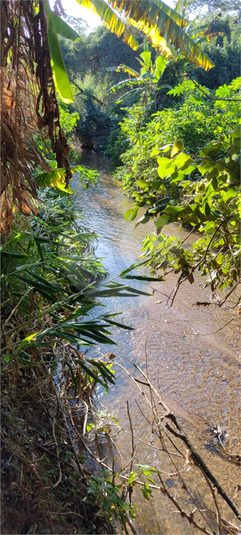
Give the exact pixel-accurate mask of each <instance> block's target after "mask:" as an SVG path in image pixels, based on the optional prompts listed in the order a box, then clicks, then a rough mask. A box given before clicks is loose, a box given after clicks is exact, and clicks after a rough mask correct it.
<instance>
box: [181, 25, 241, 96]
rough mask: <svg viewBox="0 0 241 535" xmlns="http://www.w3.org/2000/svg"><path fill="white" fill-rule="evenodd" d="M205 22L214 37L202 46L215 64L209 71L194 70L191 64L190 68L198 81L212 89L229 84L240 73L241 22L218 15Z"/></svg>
mask: <svg viewBox="0 0 241 535" xmlns="http://www.w3.org/2000/svg"><path fill="white" fill-rule="evenodd" d="M203 22H204V24H206V26H207V28H208V30H207V32H209V33H210V34H211V35H212V34H213V35H214V37H213V38H212V39H210V41H209V42H203V43H201V44H200V47H201V48H202V50H204V52H205V53H206V54H207V55H208V56H209V57H210V58H211V59H212V61H213V62H214V64H215V66H214V67H213V68H212V69H211V70H210V71H208V72H207V73H204V71H203V70H202V69H196V70H195V72H193V69H192V67H191V66H190V67H189V69H190V71H191V72H192V74H193V76H194V77H195V78H196V80H197V81H198V82H200V83H201V84H203V85H205V86H206V87H209V88H210V89H217V88H218V87H219V86H220V85H223V84H227V85H229V84H230V83H231V81H232V80H233V79H234V78H237V76H239V75H240V48H241V22H240V21H239V20H238V19H237V18H232V17H230V16H226V17H225V18H223V17H219V16H218V17H215V18H214V19H213V20H211V21H210V16H209V17H208V18H205V19H204V21H203ZM215 34H220V35H216V36H215Z"/></svg>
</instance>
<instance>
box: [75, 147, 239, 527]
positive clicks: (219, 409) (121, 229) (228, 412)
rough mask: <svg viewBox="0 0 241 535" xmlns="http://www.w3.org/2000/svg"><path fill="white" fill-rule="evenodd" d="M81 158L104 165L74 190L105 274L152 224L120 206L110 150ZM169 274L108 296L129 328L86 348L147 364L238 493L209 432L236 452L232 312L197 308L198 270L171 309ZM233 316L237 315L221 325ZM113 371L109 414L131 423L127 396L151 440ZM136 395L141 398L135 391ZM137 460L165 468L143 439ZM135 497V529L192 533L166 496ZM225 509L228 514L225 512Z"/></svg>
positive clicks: (129, 363) (132, 396) (126, 381)
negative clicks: (217, 431)
mask: <svg viewBox="0 0 241 535" xmlns="http://www.w3.org/2000/svg"><path fill="white" fill-rule="evenodd" d="M80 163H81V164H84V165H86V166H87V167H90V168H92V169H97V170H98V172H99V173H100V179H99V181H98V185H97V186H95V187H92V186H90V188H89V189H87V190H83V188H82V187H80V186H79V182H78V178H77V177H75V178H74V179H73V180H72V184H71V187H72V188H73V189H74V191H75V193H76V196H75V200H74V203H75V206H76V207H77V208H79V213H80V214H81V215H82V217H83V219H82V222H83V225H85V226H86V227H87V228H88V230H91V231H95V232H96V233H97V235H98V237H99V238H98V244H97V248H96V251H95V253H96V256H97V257H100V258H102V262H103V265H104V267H105V269H106V270H107V272H108V278H110V279H111V278H112V277H115V276H117V275H118V273H120V272H121V271H122V270H124V269H126V268H128V267H129V266H130V265H131V264H132V263H133V262H135V261H136V260H138V256H139V255H140V254H141V242H142V240H143V239H144V237H145V236H146V234H148V233H150V232H152V231H153V230H154V225H153V223H151V222H149V223H148V224H145V225H141V224H140V225H139V226H138V227H137V228H135V221H134V222H126V221H125V218H124V215H123V214H124V213H125V212H126V211H127V210H128V209H129V208H131V207H132V203H131V201H130V200H129V199H128V198H127V197H125V196H124V195H123V193H122V189H121V186H120V184H119V183H118V181H117V180H115V179H114V178H113V176H112V172H113V165H112V163H111V161H110V160H109V159H108V158H105V157H103V156H101V155H98V154H95V153H94V152H92V151H82V155H81V161H80ZM164 230H165V229H164ZM166 230H167V233H168V234H169V235H174V234H175V235H177V236H178V237H180V238H184V237H186V235H187V232H186V231H185V230H183V229H182V230H180V229H178V227H176V226H174V225H173V226H171V225H169V226H168V227H167V228H166ZM137 274H138V273H137ZM175 280H176V277H175V275H172V274H171V275H168V277H167V278H166V280H165V281H163V282H158V283H156V282H155V283H146V282H139V283H135V287H136V288H141V289H143V290H144V291H146V292H149V293H150V294H152V293H153V291H154V295H150V296H147V295H142V296H139V297H136V298H124V297H123V298H118V299H117V298H113V299H108V300H106V305H107V306H106V311H107V310H108V312H109V311H110V312H119V311H122V315H121V316H119V318H118V319H117V321H120V322H121V323H124V324H126V325H129V326H131V327H133V328H134V330H133V331H125V330H122V329H115V330H114V331H113V339H114V340H115V341H116V342H117V344H118V346H117V347H116V346H109V347H108V346H106V347H105V348H103V347H99V348H98V347H97V348H96V349H95V350H94V351H93V350H91V356H100V353H102V354H104V353H106V352H108V351H112V352H113V353H115V355H116V359H115V360H116V362H119V363H120V364H122V365H123V366H124V367H125V368H126V369H127V371H128V372H129V373H130V374H132V373H134V369H133V363H135V364H137V365H138V366H139V367H140V368H142V369H143V370H144V371H146V370H147V371H148V376H149V378H150V380H151V381H152V382H153V384H154V386H155V388H156V389H157V390H158V392H160V393H161V394H162V396H163V398H164V400H165V403H166V404H167V405H168V407H169V408H171V410H172V411H173V412H174V414H175V415H176V417H177V418H178V421H180V423H181V425H182V427H183V428H184V430H185V432H186V433H187V435H188V436H189V437H190V439H191V441H192V442H193V443H194V445H195V447H196V448H197V450H198V451H199V453H200V454H201V455H202V456H203V458H204V459H205V462H206V464H207V465H208V466H209V468H210V470H211V471H212V472H213V473H214V475H215V477H216V478H217V479H218V480H219V481H220V483H221V485H222V486H223V487H224V488H225V490H226V492H227V493H229V495H230V497H231V498H232V499H234V496H235V492H236V490H237V488H238V485H239V484H240V472H239V469H238V467H237V466H236V465H234V464H233V463H231V462H230V461H229V459H227V458H225V457H224V456H222V455H220V454H218V451H217V449H216V448H215V440H214V437H213V433H212V430H213V429H214V427H215V426H217V427H219V428H221V429H222V431H223V436H225V444H226V447H227V449H228V451H229V452H230V453H234V454H235V453H237V452H240V432H239V422H240V358H239V321H238V316H237V313H236V310H235V309H233V310H231V309H229V308H228V307H227V308H225V307H224V308H222V309H220V308H219V307H218V306H209V307H205V308H204V307H200V306H196V305H195V303H196V302H197V301H209V290H207V289H206V290H203V289H202V288H203V283H204V281H203V280H202V279H201V278H200V277H197V276H196V277H195V282H194V284H192V285H191V284H190V283H189V282H187V283H185V284H183V285H182V286H181V288H180V290H179V292H178V294H177V296H176V299H175V301H174V304H173V307H172V308H167V307H166V302H167V296H168V295H169V294H170V292H171V291H172V289H173V287H174V284H175ZM131 283H132V281H130V286H131V285H132V284H131ZM230 319H233V321H232V322H231V323H229V325H227V326H226V327H225V328H223V329H221V327H222V326H224V325H225V324H227V323H228V322H229V321H230ZM219 329H221V330H219ZM115 371H116V385H115V386H113V387H111V388H110V390H109V392H108V395H105V393H104V392H102V391H101V390H100V391H99V394H98V396H99V399H100V402H101V403H102V404H103V405H104V406H105V407H106V410H107V411H108V413H109V414H110V415H112V416H114V417H115V418H117V420H118V421H119V424H120V426H121V428H123V429H128V430H130V423H129V419H128V414H127V410H126V407H127V400H128V402H129V407H130V412H131V419H132V425H133V428H134V432H135V433H137V432H138V436H140V437H141V439H142V440H143V441H146V442H150V440H151V428H150V425H149V424H148V423H147V422H146V420H145V418H143V415H142V414H141V412H140V410H139V408H138V406H137V403H136V400H137V399H138V396H139V393H138V392H137V390H136V387H135V385H134V384H133V382H132V381H131V379H130V378H129V377H128V375H127V373H125V372H124V371H123V370H122V369H121V368H119V367H118V366H116V367H115ZM139 400H140V401H139V404H141V403H142V400H141V399H140V396H139ZM143 410H144V409H143ZM116 444H117V447H118V449H119V450H120V451H121V454H122V456H123V459H124V464H125V463H127V462H128V460H129V459H130V456H131V438H130V436H129V435H128V434H126V433H124V432H123V433H119V434H118V436H117V438H116ZM135 462H137V463H138V462H139V463H142V464H150V465H153V463H155V466H156V467H158V468H159V469H163V467H164V468H165V461H164V460H163V459H162V455H161V453H160V452H157V450H155V449H154V450H153V451H151V452H149V450H148V451H147V448H146V447H145V445H144V444H143V443H142V442H139V443H138V449H137V452H136V457H135ZM167 484H168V485H169V487H170V488H171V489H172V490H173V488H172V487H175V481H174V480H171V479H170V480H168V481H167ZM174 490H175V488H174ZM237 500H238V498H237ZM133 501H134V502H135V503H136V504H137V506H138V507H139V512H138V513H137V519H136V521H135V525H136V526H137V529H138V533H143V534H148V535H155V534H158V535H162V534H163V535H164V534H165V535H172V534H174V533H175V535H187V534H188V535H189V534H190V535H191V534H194V533H197V531H194V529H193V527H192V526H189V525H188V523H187V521H185V520H184V519H182V518H181V517H180V515H178V514H177V513H176V512H174V506H173V504H171V502H170V503H169V500H168V499H167V498H166V497H165V496H163V495H158V496H157V495H156V496H154V497H153V498H152V499H150V500H149V501H146V500H144V499H143V498H142V495H141V493H140V492H139V491H135V492H134V498H133ZM239 504H240V500H239ZM239 504H238V502H237V505H239ZM227 514H228V518H230V519H231V520H233V517H232V514H230V511H229V510H228V513H227Z"/></svg>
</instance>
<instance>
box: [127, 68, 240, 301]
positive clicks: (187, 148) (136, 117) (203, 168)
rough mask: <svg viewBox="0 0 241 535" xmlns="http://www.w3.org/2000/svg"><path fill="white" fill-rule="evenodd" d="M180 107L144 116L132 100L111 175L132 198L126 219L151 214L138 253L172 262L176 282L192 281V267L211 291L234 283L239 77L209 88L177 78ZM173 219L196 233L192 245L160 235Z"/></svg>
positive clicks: (162, 263) (156, 265)
mask: <svg viewBox="0 0 241 535" xmlns="http://www.w3.org/2000/svg"><path fill="white" fill-rule="evenodd" d="M169 94H172V95H173V97H174V98H175V97H176V96H177V97H180V96H181V95H183V96H184V100H183V103H182V105H180V102H179V105H178V106H176V107H173V108H169V109H166V110H163V111H161V112H157V113H156V114H154V115H153V116H152V118H151V120H150V119H149V115H148V113H147V112H146V110H145V108H143V107H140V106H136V107H135V108H134V109H132V110H130V113H129V117H128V118H126V119H125V120H124V121H123V122H122V125H121V128H122V131H123V134H124V135H125V136H126V138H127V139H128V144H129V148H128V150H127V151H126V152H125V153H124V154H123V155H122V160H123V164H124V165H123V167H122V168H119V171H118V176H119V178H121V179H122V181H123V185H124V190H125V191H126V192H127V193H128V195H130V196H131V197H132V199H133V202H134V208H133V209H132V210H129V211H128V212H127V214H126V218H127V219H128V218H130V219H135V218H136V216H137V214H138V209H139V207H141V206H146V207H147V210H146V213H145V215H144V216H142V218H141V219H140V220H139V221H138V224H139V223H142V224H143V223H145V222H147V221H149V219H150V218H153V217H154V218H155V225H156V227H157V235H154V236H153V237H151V236H148V237H147V238H146V240H145V242H144V244H143V250H144V255H145V257H146V258H148V260H149V265H150V266H151V267H152V268H153V269H154V270H156V269H162V270H164V271H165V269H166V268H168V267H169V268H170V267H172V268H173V269H174V270H175V272H177V273H178V272H180V278H179V282H180V283H181V282H182V281H183V280H184V279H185V280H186V279H187V278H188V279H189V280H190V282H193V273H194V271H195V270H197V269H198V270H199V271H201V273H202V274H205V275H208V280H207V281H208V283H209V284H210V286H211V288H212V290H213V291H214V290H215V289H217V288H220V289H222V288H224V287H225V286H230V287H236V285H237V283H238V282H239V277H240V274H239V258H240V239H239V238H240V236H239V221H240V214H239V211H238V205H239V176H240V129H239V128H238V125H239V123H240V120H239V106H240V78H237V79H236V80H233V82H232V83H231V84H230V85H229V86H227V85H225V86H221V87H219V88H218V89H217V90H216V92H210V91H208V90H207V89H206V88H204V87H200V86H199V87H197V85H196V83H195V82H192V81H190V80H186V81H184V82H183V83H182V84H179V85H178V86H177V87H176V88H174V89H172V90H170V91H169ZM170 222H177V223H179V224H180V223H181V224H184V225H188V226H191V227H193V228H194V229H195V230H197V231H199V232H200V233H201V238H200V239H198V240H197V241H196V242H195V244H194V246H193V248H192V249H191V250H188V249H186V248H185V247H184V248H182V247H181V245H180V243H179V242H178V240H176V239H175V238H174V237H173V238H166V237H165V235H164V234H162V233H161V230H162V227H163V226H165V225H167V224H168V223H170Z"/></svg>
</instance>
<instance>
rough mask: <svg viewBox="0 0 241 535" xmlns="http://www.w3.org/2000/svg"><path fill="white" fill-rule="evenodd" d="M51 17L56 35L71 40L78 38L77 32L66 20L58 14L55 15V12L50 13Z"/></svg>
mask: <svg viewBox="0 0 241 535" xmlns="http://www.w3.org/2000/svg"><path fill="white" fill-rule="evenodd" d="M52 19H53V21H54V25H55V28H56V32H57V34H58V35H61V37H65V39H71V41H76V39H79V34H78V33H77V32H76V31H75V30H73V28H71V26H69V25H68V24H66V22H65V21H64V20H63V19H61V17H59V16H58V15H55V13H52Z"/></svg>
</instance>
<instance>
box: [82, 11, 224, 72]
mask: <svg viewBox="0 0 241 535" xmlns="http://www.w3.org/2000/svg"><path fill="white" fill-rule="evenodd" d="M76 1H77V2H78V3H79V4H81V5H82V6H83V7H87V8H89V9H92V10H93V11H94V12H95V13H97V15H99V16H100V17H101V18H102V20H103V21H104V23H105V24H106V26H107V27H108V28H109V29H110V30H111V31H113V32H115V33H116V35H118V37H120V36H122V37H123V38H124V40H125V42H127V43H128V44H129V45H130V46H132V47H133V48H136V47H135V46H133V44H132V40H131V38H129V37H128V38H126V36H125V32H127V34H128V36H129V35H130V34H131V32H132V34H133V35H134V29H136V30H138V31H139V32H142V33H144V34H145V35H146V36H147V37H148V38H149V40H150V41H151V43H152V45H153V46H154V47H155V48H156V49H158V50H159V51H160V52H161V53H162V54H165V55H166V56H167V57H171V56H173V49H172V47H174V48H175V49H176V50H180V51H182V52H183V53H184V54H185V56H186V57H187V59H188V60H189V61H191V62H192V63H194V64H195V65H197V66H199V67H202V68H204V69H205V70H209V69H211V68H212V67H213V66H214V64H213V63H212V61H211V60H210V59H209V58H208V57H207V56H206V54H204V52H202V51H201V50H200V49H199V47H198V45H197V44H196V43H195V42H194V41H193V39H192V38H191V36H190V35H189V34H188V33H187V27H188V24H189V23H188V21H187V20H186V19H185V18H183V17H182V16H181V15H180V14H179V13H177V11H175V10H174V9H172V8H171V7H169V6H167V5H166V4H165V3H164V2H161V1H160V0H76Z"/></svg>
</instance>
